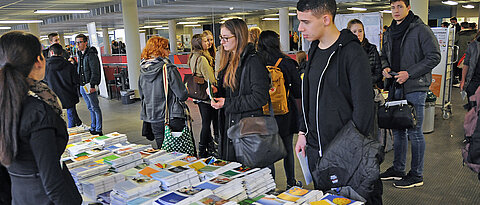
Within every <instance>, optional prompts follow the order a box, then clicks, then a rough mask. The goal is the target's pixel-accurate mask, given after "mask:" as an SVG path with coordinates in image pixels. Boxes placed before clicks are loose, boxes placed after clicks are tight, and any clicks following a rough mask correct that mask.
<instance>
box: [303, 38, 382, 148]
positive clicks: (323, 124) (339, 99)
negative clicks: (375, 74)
mask: <svg viewBox="0 0 480 205" xmlns="http://www.w3.org/2000/svg"><path fill="white" fill-rule="evenodd" d="M318 43H319V41H314V42H312V45H311V47H310V48H311V49H310V50H309V53H308V59H312V58H313V56H314V52H315V51H316V50H317V49H315V48H317V47H318ZM336 43H337V48H336V50H335V51H334V52H333V53H332V55H331V56H330V60H329V63H327V65H328V66H327V67H326V68H325V70H324V71H323V72H324V74H323V77H321V78H320V82H319V85H318V88H315V89H317V90H319V92H318V93H317V96H309V92H310V91H309V72H310V69H311V67H312V65H311V62H312V60H309V61H308V63H307V68H306V70H305V75H304V76H303V82H302V103H303V106H302V107H303V120H304V121H302V124H301V126H300V131H303V132H306V137H307V146H308V147H310V148H313V149H316V150H320V152H322V149H325V148H327V147H328V145H329V144H330V142H331V141H332V140H333V139H334V138H335V136H336V135H337V133H338V132H339V131H340V129H342V127H343V126H345V124H347V122H348V121H350V120H353V122H354V123H355V125H357V128H358V130H360V132H361V133H362V134H364V135H368V133H370V131H371V129H372V128H373V118H374V112H373V108H374V104H373V90H372V83H371V82H372V81H371V75H370V66H369V63H368V57H367V54H366V53H365V52H364V51H363V49H362V47H361V45H360V42H359V41H358V38H357V37H356V36H355V35H353V33H352V32H351V31H350V30H347V29H344V30H342V31H341V34H340V37H339V39H338V40H337V42H336ZM332 46H333V45H332ZM312 97H313V98H316V99H317V106H316V107H318V110H316V107H313V108H310V107H309V106H308V102H309V99H310V98H312ZM308 115H316V123H317V127H314V128H310V127H308V126H307V125H308V123H307V119H309V118H308ZM317 128H318V129H317ZM310 129H315V130H319V137H315V136H313V135H311V134H309V130H310ZM319 139H320V144H321V147H319V142H318V141H319Z"/></svg>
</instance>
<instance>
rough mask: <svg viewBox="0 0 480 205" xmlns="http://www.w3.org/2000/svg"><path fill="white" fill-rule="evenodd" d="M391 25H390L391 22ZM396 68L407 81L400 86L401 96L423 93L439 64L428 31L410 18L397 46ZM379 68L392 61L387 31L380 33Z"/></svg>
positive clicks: (390, 37) (438, 54)
mask: <svg viewBox="0 0 480 205" xmlns="http://www.w3.org/2000/svg"><path fill="white" fill-rule="evenodd" d="M392 23H393V22H392ZM400 50H401V52H400V54H396V55H400V64H401V65H400V69H401V70H402V71H407V72H408V75H409V78H408V80H407V81H406V82H405V83H404V89H405V93H411V92H417V91H420V92H427V91H429V87H430V84H431V83H432V70H433V68H435V66H437V65H438V63H440V58H441V56H440V47H439V45H438V41H437V38H436V37H435V35H434V34H433V32H432V29H430V27H428V26H427V25H425V24H424V23H423V21H422V20H421V19H420V18H419V17H418V16H416V15H415V16H414V19H413V21H412V23H410V25H409V27H408V29H407V31H405V34H404V36H403V38H402V42H401V46H400ZM380 59H381V60H382V69H385V68H387V67H390V66H391V65H390V63H391V62H392V34H391V28H390V27H389V29H388V30H387V31H386V32H385V33H384V34H383V47H382V55H381V56H380Z"/></svg>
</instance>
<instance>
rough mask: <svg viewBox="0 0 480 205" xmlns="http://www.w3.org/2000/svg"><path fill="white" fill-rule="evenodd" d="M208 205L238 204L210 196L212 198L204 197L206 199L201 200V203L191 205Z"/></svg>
mask: <svg viewBox="0 0 480 205" xmlns="http://www.w3.org/2000/svg"><path fill="white" fill-rule="evenodd" d="M207 204H215V205H216V204H224V205H234V204H237V202H234V201H229V200H226V199H223V198H221V197H219V196H217V195H210V196H207V197H204V198H202V199H200V200H199V201H196V202H193V203H191V205H207Z"/></svg>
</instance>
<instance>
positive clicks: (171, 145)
mask: <svg viewBox="0 0 480 205" xmlns="http://www.w3.org/2000/svg"><path fill="white" fill-rule="evenodd" d="M166 65H167V64H164V65H163V88H164V92H165V133H164V140H163V144H162V147H161V149H162V150H165V151H167V152H180V153H185V154H188V155H191V156H195V155H196V152H195V141H194V138H193V133H192V129H191V127H192V123H191V120H190V112H189V110H188V107H187V106H185V114H186V118H185V127H184V128H183V130H182V132H172V131H171V129H170V126H169V125H168V124H169V109H168V104H167V102H168V77H167V74H166V73H167V66H166Z"/></svg>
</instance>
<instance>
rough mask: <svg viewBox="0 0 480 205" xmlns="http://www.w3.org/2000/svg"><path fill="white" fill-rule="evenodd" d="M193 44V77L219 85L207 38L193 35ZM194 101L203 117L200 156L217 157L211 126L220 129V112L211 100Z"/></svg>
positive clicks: (191, 65)
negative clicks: (211, 104) (213, 106)
mask: <svg viewBox="0 0 480 205" xmlns="http://www.w3.org/2000/svg"><path fill="white" fill-rule="evenodd" d="M191 42H192V50H193V51H192V53H191V54H190V57H189V58H188V66H189V67H190V69H191V70H192V75H193V76H197V77H202V78H203V79H204V80H205V83H207V81H210V83H212V85H213V84H217V80H216V79H215V75H214V71H213V67H212V66H211V64H210V63H209V62H210V61H211V60H209V59H211V56H210V55H209V54H208V50H207V49H208V46H209V42H208V40H207V37H206V36H205V35H203V34H195V35H193V37H192V41H191ZM193 101H194V103H195V104H197V105H198V109H199V111H200V116H201V117H202V131H200V142H199V143H198V154H199V156H200V157H201V158H205V157H208V156H210V155H216V151H215V145H214V142H213V138H212V130H211V129H210V126H211V124H212V123H213V129H214V130H217V129H218V122H217V121H218V112H217V110H215V109H214V108H212V106H210V100H208V101H207V100H205V99H193ZM217 133H218V131H217Z"/></svg>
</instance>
